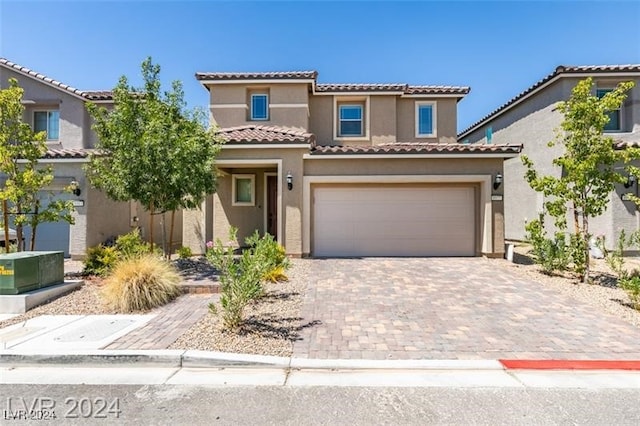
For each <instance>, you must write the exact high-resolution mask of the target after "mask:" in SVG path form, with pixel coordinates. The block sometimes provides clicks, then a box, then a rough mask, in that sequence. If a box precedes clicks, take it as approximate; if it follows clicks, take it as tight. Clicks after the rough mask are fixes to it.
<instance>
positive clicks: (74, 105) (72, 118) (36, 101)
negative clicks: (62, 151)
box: [0, 66, 89, 148]
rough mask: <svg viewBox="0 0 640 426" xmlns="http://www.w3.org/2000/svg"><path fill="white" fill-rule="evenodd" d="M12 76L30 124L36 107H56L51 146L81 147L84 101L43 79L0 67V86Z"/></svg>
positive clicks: (86, 134) (85, 132)
mask: <svg viewBox="0 0 640 426" xmlns="http://www.w3.org/2000/svg"><path fill="white" fill-rule="evenodd" d="M9 78H15V79H16V80H18V85H19V86H20V87H22V88H23V89H24V96H23V100H24V101H26V102H28V103H26V104H25V113H24V118H23V119H24V121H25V122H26V123H29V124H31V125H33V113H34V111H39V110H50V109H58V110H59V111H60V134H59V140H58V141H49V145H51V147H52V148H60V147H61V145H60V143H63V144H64V148H84V147H86V142H85V141H86V140H88V138H89V130H88V129H86V127H85V116H86V115H87V112H86V110H85V107H84V101H83V100H82V99H80V98H78V97H76V96H73V95H71V94H69V93H66V92H65V91H64V90H61V89H56V88H54V87H51V86H49V85H47V84H45V83H43V82H40V81H38V80H34V79H33V78H29V77H25V76H24V75H22V74H19V73H16V72H14V71H12V70H9V69H6V68H5V67H2V66H0V88H6V87H8V79H9Z"/></svg>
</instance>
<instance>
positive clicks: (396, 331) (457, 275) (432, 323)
mask: <svg viewBox="0 0 640 426" xmlns="http://www.w3.org/2000/svg"><path fill="white" fill-rule="evenodd" d="M309 262H311V265H310V271H309V284H308V288H307V293H306V295H305V298H304V301H303V307H302V316H303V317H304V321H303V323H309V322H312V321H314V320H318V321H320V324H318V325H315V326H312V327H308V328H305V329H304V330H302V332H301V338H302V340H300V341H298V342H296V343H295V344H294V350H293V352H294V356H297V357H305V358H306V357H309V358H362V359H496V358H519V359H522V358H525V359H640V328H637V327H634V326H632V325H630V324H628V323H626V322H623V321H622V320H619V319H617V318H615V317H613V316H610V315H606V314H603V313H600V312H597V311H596V310H595V309H593V308H592V307H591V306H589V305H588V304H585V303H583V302H579V301H577V300H574V299H571V298H569V297H567V296H565V295H563V294H561V293H558V292H557V291H555V290H552V289H549V288H546V287H543V286H542V285H541V284H538V283H536V282H534V281H531V280H528V279H524V278H521V277H519V276H517V275H514V274H513V273H511V272H508V271H505V270H503V269H502V268H497V267H496V265H495V264H493V263H492V261H490V260H487V259H483V258H465V259H460V258H424V259H401V258H386V259H380V258H369V259H311V260H309Z"/></svg>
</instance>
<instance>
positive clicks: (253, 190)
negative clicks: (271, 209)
mask: <svg viewBox="0 0 640 426" xmlns="http://www.w3.org/2000/svg"><path fill="white" fill-rule="evenodd" d="M238 179H250V180H251V201H238V197H237V195H238V194H237V189H238V185H237V181H238ZM231 205H232V206H238V207H243V206H246V207H252V206H255V205H256V175H255V174H235V173H234V174H232V175H231Z"/></svg>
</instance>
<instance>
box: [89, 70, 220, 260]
mask: <svg viewBox="0 0 640 426" xmlns="http://www.w3.org/2000/svg"><path fill="white" fill-rule="evenodd" d="M159 74H160V66H159V65H154V64H153V63H152V60H151V58H147V59H146V60H145V61H144V62H143V63H142V77H143V80H144V85H143V86H142V87H139V88H137V87H133V86H131V85H130V84H129V81H128V79H127V78H126V77H125V76H122V77H121V78H120V80H119V82H118V84H117V86H116V87H115V89H114V90H113V98H114V107H113V109H106V108H104V107H99V106H97V105H95V104H88V105H87V109H88V111H89V114H90V115H91V117H92V118H93V120H94V125H93V129H94V130H95V131H96V133H97V135H98V143H97V148H98V154H96V155H93V156H92V157H91V158H90V161H89V163H88V165H87V167H86V169H85V170H86V172H87V176H88V178H89V181H90V183H91V184H92V185H93V186H95V187H96V188H98V189H100V190H102V191H104V192H105V193H106V194H107V195H108V196H109V197H110V198H112V199H113V200H115V201H131V200H135V201H137V202H139V203H140V204H141V205H142V206H143V208H144V209H145V210H146V211H148V212H149V214H150V232H149V236H150V241H151V242H152V244H153V217H154V215H156V214H163V213H165V212H168V211H171V212H172V215H171V218H172V219H171V231H170V242H169V250H171V245H172V242H173V241H172V238H173V223H174V217H175V211H176V210H177V209H181V208H195V207H198V206H200V205H201V203H202V201H203V200H204V199H205V197H206V196H207V195H208V194H211V193H213V192H214V191H215V188H216V176H215V173H214V161H215V157H216V155H217V153H218V152H219V149H220V143H219V140H218V139H217V137H216V135H215V130H214V129H212V128H207V126H206V124H205V123H204V115H203V114H202V113H201V112H198V111H195V112H194V111H188V110H187V109H186V105H185V102H184V92H183V90H182V84H181V83H180V82H179V81H175V82H173V84H172V86H171V90H170V91H168V92H164V93H162V92H161V82H160V79H159ZM163 224H164V223H163ZM163 229H164V228H163ZM152 247H153V245H152ZM167 254H170V253H167Z"/></svg>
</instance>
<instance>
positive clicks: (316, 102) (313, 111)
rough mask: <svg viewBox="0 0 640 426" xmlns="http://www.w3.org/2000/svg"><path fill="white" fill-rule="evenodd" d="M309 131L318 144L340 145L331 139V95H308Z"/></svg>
mask: <svg viewBox="0 0 640 426" xmlns="http://www.w3.org/2000/svg"><path fill="white" fill-rule="evenodd" d="M309 131H310V132H311V133H313V134H314V135H316V144H318V145H336V144H338V145H340V144H341V143H337V142H335V141H334V140H333V96H310V97H309Z"/></svg>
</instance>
